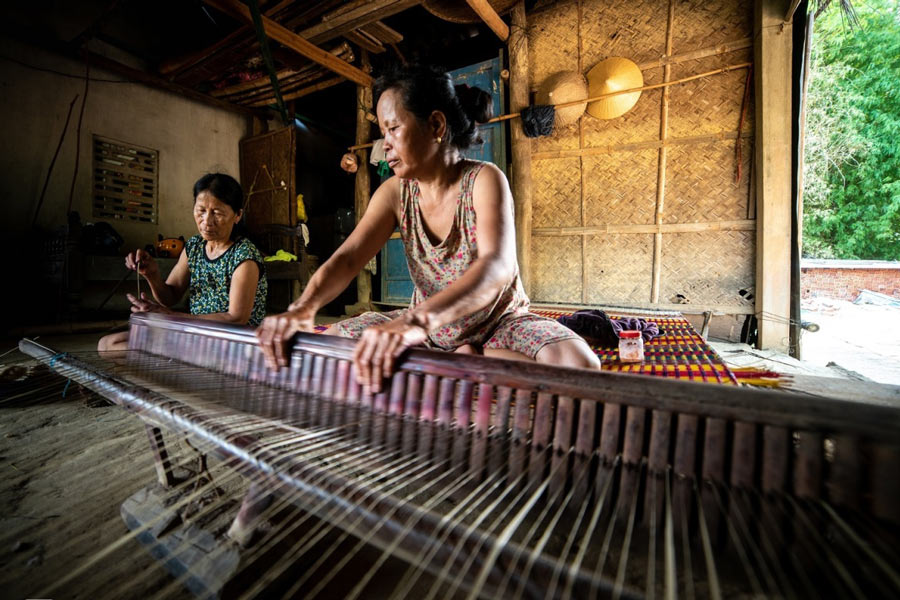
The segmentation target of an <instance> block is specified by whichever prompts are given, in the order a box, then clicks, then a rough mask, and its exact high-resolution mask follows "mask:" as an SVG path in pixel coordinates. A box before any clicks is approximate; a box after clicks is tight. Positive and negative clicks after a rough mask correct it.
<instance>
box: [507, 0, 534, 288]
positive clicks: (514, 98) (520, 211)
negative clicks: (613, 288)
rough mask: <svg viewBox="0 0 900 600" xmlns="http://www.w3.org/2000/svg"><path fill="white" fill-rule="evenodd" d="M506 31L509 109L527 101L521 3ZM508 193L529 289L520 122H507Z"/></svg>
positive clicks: (525, 150)
mask: <svg viewBox="0 0 900 600" xmlns="http://www.w3.org/2000/svg"><path fill="white" fill-rule="evenodd" d="M511 23H512V27H511V28H510V29H511V30H510V34H509V102H510V110H511V111H512V112H518V111H521V110H522V109H523V108H525V107H526V106H528V105H529V98H528V94H529V92H528V90H529V89H530V88H531V73H530V71H529V69H528V35H527V31H526V29H525V27H526V22H525V3H524V2H519V3H517V4H516V5H515V6H513V9H512V15H511ZM509 131H510V145H511V147H512V182H511V183H512V194H513V203H514V206H515V211H516V220H515V224H516V254H517V255H518V257H519V273H520V275H521V277H522V283H523V285H524V286H525V291H526V292H528V293H530V292H531V198H532V185H531V140H530V139H529V138H527V137H526V136H525V133H523V131H522V125H521V123H511V124H510V126H509Z"/></svg>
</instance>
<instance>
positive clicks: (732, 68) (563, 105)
mask: <svg viewBox="0 0 900 600" xmlns="http://www.w3.org/2000/svg"><path fill="white" fill-rule="evenodd" d="M510 38H512V33H511V34H510ZM751 65H753V63H752V62H745V63H738V64H736V65H730V66H727V67H722V68H721V69H715V70H713V71H707V72H705V73H699V74H697V75H691V76H690V77H685V78H683V79H676V80H675V81H669V82H665V83H654V84H653V85H645V86H643V87H639V88H631V89H627V90H619V91H617V92H609V93H608V94H601V95H599V96H594V97H592V98H587V99H585V100H572V101H571V102H562V103H560V104H554V105H553V108H555V109H560V108H566V107H567V106H575V105H576V104H584V103H585V102H595V101H597V100H603V99H604V98H609V97H610V96H618V95H619V94H631V93H633V92H641V91H644V90H655V89H658V88H665V87H668V86H672V85H678V84H681V83H687V82H688V81H695V80H697V79H702V78H703V77H711V76H713V75H719V74H721V73H727V72H729V71H736V70H738V69H746V68H748V67H750V66H751ZM521 116H522V113H521V112H513V113H509V114H506V115H500V116H499V117H494V118H493V119H490V120H489V121H486V122H485V123H484V124H485V125H488V124H490V123H499V122H501V121H508V120H509V119H518V118H520V117H521ZM719 138H720V139H726V138H723V137H721V136H719ZM648 143H659V142H648ZM371 147H372V142H367V143H359V144H356V145H354V146H348V147H347V150H350V151H354V150H362V149H363V148H371ZM590 150H592V149H591V148H585V149H584V150H583V152H585V153H587V152H589V151H590ZM568 152H576V151H574V150H570V151H568ZM546 154H548V153H547V152H541V153H540V154H539V155H538V154H536V155H535V157H537V156H540V158H549V157H548V156H545V155H546ZM567 156H578V154H570V155H567Z"/></svg>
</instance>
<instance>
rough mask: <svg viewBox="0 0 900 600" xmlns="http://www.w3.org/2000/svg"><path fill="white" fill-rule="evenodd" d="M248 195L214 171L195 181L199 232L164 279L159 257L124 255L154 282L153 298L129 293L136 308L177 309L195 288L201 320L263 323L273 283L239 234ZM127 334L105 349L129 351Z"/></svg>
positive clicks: (105, 342) (104, 343) (108, 339)
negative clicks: (269, 288) (178, 304)
mask: <svg viewBox="0 0 900 600" xmlns="http://www.w3.org/2000/svg"><path fill="white" fill-rule="evenodd" d="M243 208H244V193H243V190H242V189H241V185H240V184H239V183H238V182H237V181H236V180H235V179H234V178H233V177H231V176H229V175H225V174H223V173H210V174H207V175H204V176H203V177H201V178H200V179H199V180H198V181H197V182H196V183H195V184H194V206H193V214H194V222H195V223H196V224H197V231H198V232H199V233H198V235H195V236H193V237H192V238H190V239H189V240H188V241H187V242H186V243H185V247H184V252H182V253H181V256H180V257H179V258H178V262H177V263H176V264H175V266H174V267H173V268H172V271H171V273H169V276H168V277H167V278H166V279H165V280H163V278H162V275H161V274H160V272H159V266H158V265H157V264H156V261H155V260H154V259H153V257H151V256H150V255H149V254H148V253H147V252H145V251H143V250H136V251H134V252H132V253H131V254H129V255H128V256H127V257H125V266H126V267H127V268H129V269H131V270H132V271H137V272H138V276H139V277H144V279H145V280H146V281H147V283H148V284H149V286H150V293H151V294H152V296H153V297H152V298H150V297H148V296H147V294H144V293H142V294H141V297H140V298H136V297H134V296H132V295H131V294H128V295H127V296H128V300H129V301H130V302H131V312H133V313H137V312H161V313H174V312H175V311H173V310H171V308H170V307H171V306H174V305H175V304H177V303H178V302H179V301H181V298H182V297H183V296H184V294H185V292H188V291H189V292H190V298H189V305H190V311H191V314H192V315H194V316H195V317H198V318H200V319H211V320H213V321H223V322H225V323H239V324H250V325H254V326H255V325H259V324H260V323H261V322H262V319H263V317H264V316H265V314H266V291H267V288H268V282H267V281H266V272H265V267H264V265H263V258H262V254H260V252H259V250H258V249H257V248H256V246H254V245H253V242H251V241H250V240H248V239H247V238H245V237H243V236H241V235H239V234H238V232H237V225H238V223H239V222H240V220H241V217H242V216H243ZM127 346H128V332H127V331H122V332H118V333H113V334H110V335H107V336H105V337H103V338H101V340H100V343H99V345H98V347H97V349H98V350H100V351H107V350H125V349H127Z"/></svg>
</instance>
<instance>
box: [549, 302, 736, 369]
mask: <svg viewBox="0 0 900 600" xmlns="http://www.w3.org/2000/svg"><path fill="white" fill-rule="evenodd" d="M532 311H533V312H535V313H537V314H539V315H541V316H543V317H550V318H551V319H558V318H559V317H561V316H562V315H569V314H572V312H574V311H556V310H544V309H536V308H532ZM609 316H610V317H611V318H614V319H615V318H621V317H624V316H634V315H617V314H613V313H609ZM638 316H640V317H641V318H642V319H646V320H647V321H652V322H654V323H656V324H657V325H658V326H659V330H660V335H659V336H657V337H655V338H654V339H652V340H650V341H649V342H647V343H645V344H644V362H643V363H622V362H621V361H619V349H618V348H603V347H600V346H597V345H594V344H591V349H592V350H593V351H594V353H596V354H597V356H598V357H599V358H600V365H601V369H603V370H604V371H620V372H623V373H640V374H641V375H653V376H655V377H671V378H675V379H687V380H691V381H708V382H712V383H722V384H725V385H737V384H738V379H737V377H735V375H734V373H732V372H731V370H730V369H729V368H728V367H727V366H726V365H725V363H724V362H723V361H722V359H721V358H720V357H719V355H718V354H716V351H715V350H713V349H712V348H710V347H709V345H708V344H707V343H706V342H705V341H704V340H703V338H702V337H700V335H699V334H698V333H697V332H696V330H694V327H693V326H692V325H691V324H690V322H689V321H688V320H687V319H685V318H684V317H683V316H680V315H676V314H668V315H665V316H659V315H648V314H641V315H638Z"/></svg>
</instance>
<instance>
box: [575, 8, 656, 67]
mask: <svg viewBox="0 0 900 600" xmlns="http://www.w3.org/2000/svg"><path fill="white" fill-rule="evenodd" d="M668 13H669V9H668V3H667V2H661V1H660V0H585V1H584V2H583V3H582V6H581V14H582V21H581V60H582V65H583V66H584V70H585V72H587V70H588V69H589V68H590V67H592V66H594V65H595V64H597V63H598V62H600V61H601V60H604V59H607V58H609V57H610V56H621V57H623V58H627V59H629V60H632V61H634V62H636V63H638V64H640V63H642V62H646V61H650V60H656V59H658V58H659V57H660V56H662V55H663V54H665V52H666V20H667V19H668Z"/></svg>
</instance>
